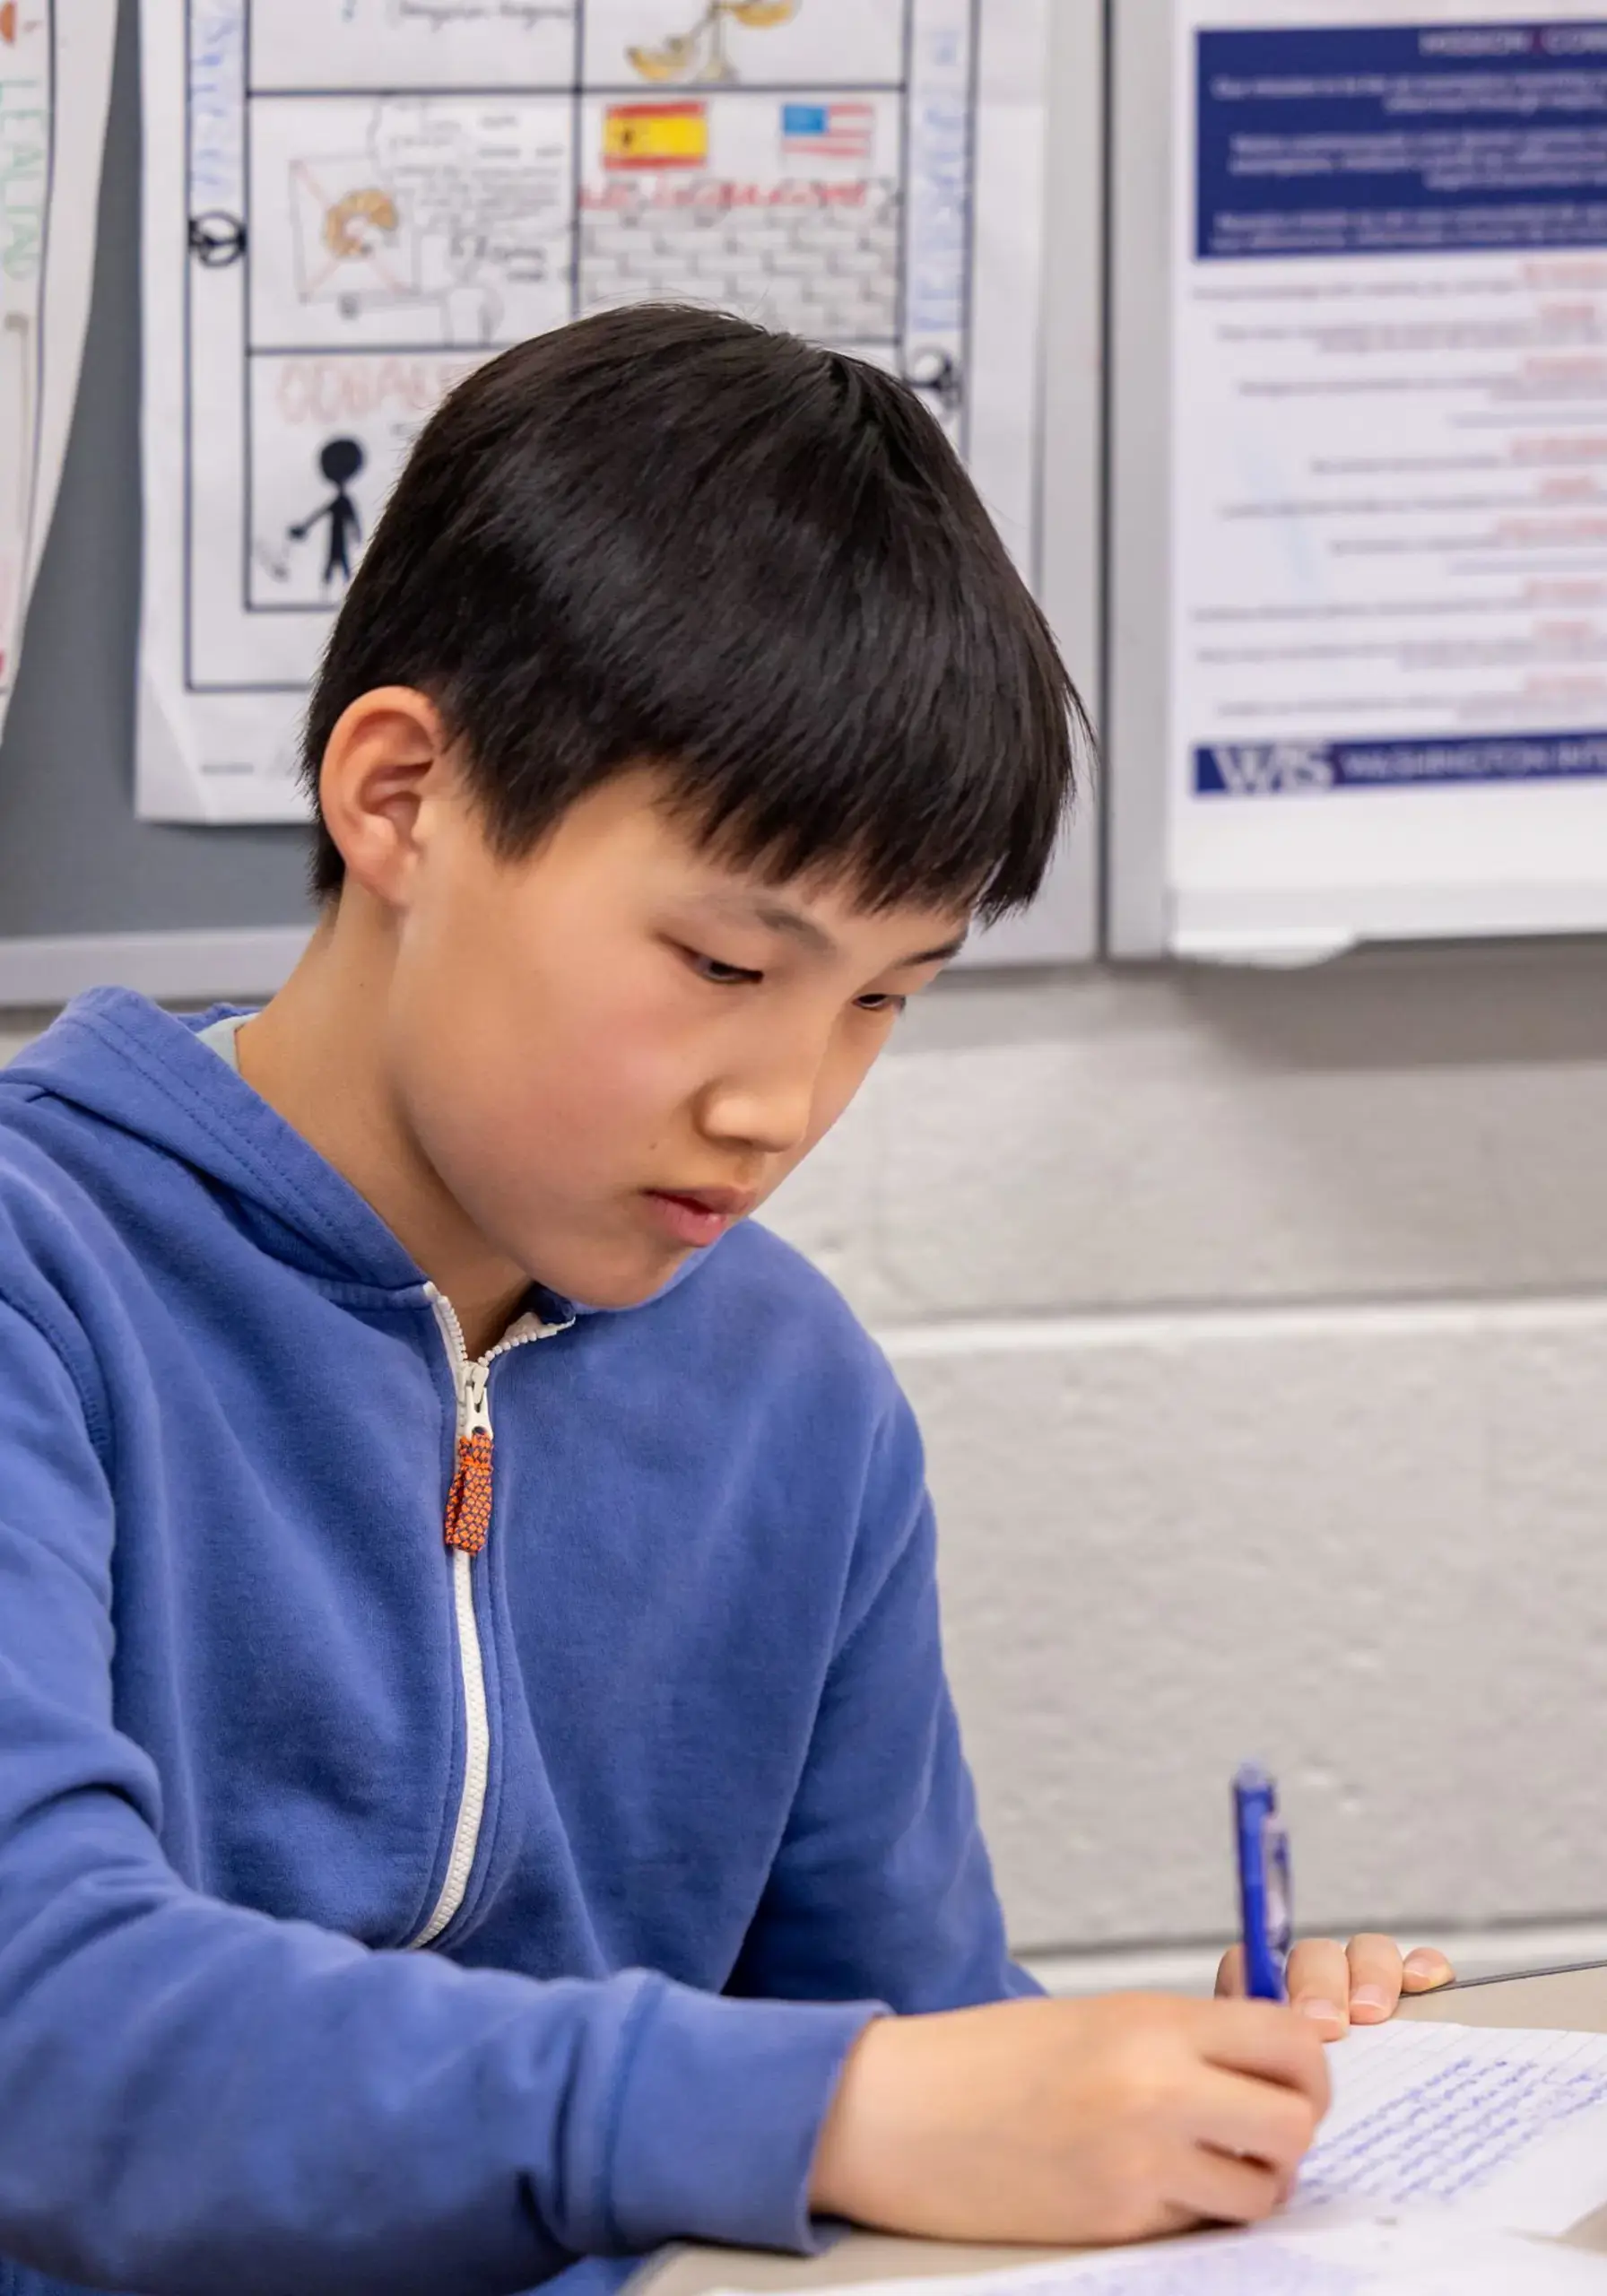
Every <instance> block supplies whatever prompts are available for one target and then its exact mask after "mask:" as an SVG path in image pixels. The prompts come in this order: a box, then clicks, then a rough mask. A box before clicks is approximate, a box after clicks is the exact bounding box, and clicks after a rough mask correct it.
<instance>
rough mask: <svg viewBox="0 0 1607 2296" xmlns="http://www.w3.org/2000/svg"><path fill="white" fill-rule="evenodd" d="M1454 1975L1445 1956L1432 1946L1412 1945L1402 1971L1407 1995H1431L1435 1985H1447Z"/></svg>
mask: <svg viewBox="0 0 1607 2296" xmlns="http://www.w3.org/2000/svg"><path fill="white" fill-rule="evenodd" d="M1455 1974H1456V1972H1455V1970H1454V1969H1453V1968H1452V1967H1451V1964H1450V1963H1449V1961H1446V1957H1445V1955H1444V1954H1443V1953H1442V1952H1439V1951H1438V1949H1437V1948H1436V1947H1435V1946H1433V1945H1414V1946H1413V1947H1412V1951H1411V1952H1410V1953H1408V1954H1407V1956H1406V1960H1405V1962H1404V1964H1403V1970H1402V1975H1403V1979H1404V1982H1405V1990H1406V1991H1407V1992H1408V1993H1432V1992H1433V1990H1434V1988H1435V1987H1436V1986H1437V1985H1449V1984H1450V1982H1451V1980H1452V1979H1453V1978H1454V1977H1455Z"/></svg>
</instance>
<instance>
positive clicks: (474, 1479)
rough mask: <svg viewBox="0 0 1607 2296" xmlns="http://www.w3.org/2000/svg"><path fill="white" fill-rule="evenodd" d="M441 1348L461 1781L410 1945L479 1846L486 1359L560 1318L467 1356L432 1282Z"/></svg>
mask: <svg viewBox="0 0 1607 2296" xmlns="http://www.w3.org/2000/svg"><path fill="white" fill-rule="evenodd" d="M424 1290H425V1297H426V1298H427V1299H428V1300H429V1301H430V1307H431V1309H433V1310H434V1314H435V1320H436V1324H437V1326H438V1327H439V1331H440V1335H441V1339H442V1342H443V1343H444V1344H445V1346H446V1350H447V1363H448V1365H449V1367H450V1369H451V1372H452V1386H453V1390H454V1393H455V1394H456V1397H457V1458H456V1468H455V1470H454V1473H453V1476H452V1488H451V1490H450V1492H448V1493H447V1517H446V1524H445V1537H446V1544H447V1549H448V1551H449V1552H450V1553H451V1556H452V1610H453V1616H454V1619H455V1621H456V1628H457V1665H458V1674H459V1679H460V1682H461V1684H462V1689H463V1713H464V1761H463V1786H462V1788H461V1790H460V1792H459V1795H458V1800H457V1817H456V1822H455V1823H454V1825H453V1828H452V1848H451V1853H450V1855H449V1856H448V1857H447V1872H446V1878H445V1879H444V1880H443V1882H442V1883H441V1887H440V1894H439V1897H438V1898H437V1899H436V1901H435V1904H434V1906H433V1908H432V1909H431V1910H430V1918H429V1919H428V1920H427V1921H426V1922H425V1924H424V1926H423V1927H422V1928H421V1930H420V1931H419V1932H418V1934H417V1935H416V1936H413V1937H411V1938H409V1940H408V1944H409V1945H410V1946H411V1947H418V1946H421V1945H432V1944H434V1943H435V1941H436V1939H437V1938H438V1937H439V1935H441V1933H442V1931H443V1930H444V1929H445V1928H446V1927H447V1924H448V1922H450V1921H451V1919H452V1918H453V1916H454V1915H455V1914H456V1911H457V1909H458V1908H459V1907H460V1906H461V1905H462V1903H463V1900H464V1895H465V1892H466V1890H467V1889H468V1886H469V1875H470V1874H472V1873H473V1870H474V1854H475V1852H476V1850H477V1849H478V1848H479V1847H480V1828H481V1822H482V1819H483V1818H484V1816H485V1789H486V1781H487V1779H489V1777H490V1774H491V1716H490V1713H489V1710H488V1709H487V1707H486V1702H485V1654H484V1652H483V1651H482V1648H481V1645H480V1622H479V1620H478V1619H477V1618H476V1617H475V1615H474V1571H473V1564H474V1557H475V1556H476V1555H477V1554H479V1553H480V1552H482V1549H483V1547H484V1545H485V1541H486V1534H487V1533H488V1532H489V1530H490V1529H491V1488H492V1485H491V1473H492V1461H493V1456H494V1455H493V1442H494V1433H493V1430H492V1426H491V1366H492V1364H493V1363H494V1362H496V1361H497V1359H498V1357H499V1356H501V1355H510V1354H511V1353H512V1352H513V1351H514V1349H515V1348H516V1347H526V1346H528V1345H529V1344H530V1343H531V1342H532V1341H533V1340H537V1339H552V1337H553V1336H554V1335H556V1334H557V1333H559V1332H560V1331H567V1330H568V1329H569V1326H568V1324H545V1323H543V1321H542V1320H541V1318H540V1317H539V1316H534V1315H529V1316H521V1317H520V1318H519V1319H518V1321H517V1323H515V1324H514V1325H512V1326H510V1328H509V1329H508V1332H507V1333H506V1335H504V1336H503V1337H502V1338H501V1339H499V1341H498V1343H497V1344H496V1346H495V1347H492V1348H490V1349H488V1350H487V1352H486V1353H485V1354H483V1355H481V1356H476V1357H471V1356H470V1354H469V1351H468V1347H467V1344H465V1339H464V1335H463V1326H462V1324H461V1323H459V1321H458V1319H457V1311H456V1309H455V1308H454V1307H453V1305H452V1302H451V1300H448V1299H447V1296H446V1294H445V1292H444V1291H437V1290H436V1287H435V1285H434V1284H433V1283H429V1284H426V1285H425V1287H424Z"/></svg>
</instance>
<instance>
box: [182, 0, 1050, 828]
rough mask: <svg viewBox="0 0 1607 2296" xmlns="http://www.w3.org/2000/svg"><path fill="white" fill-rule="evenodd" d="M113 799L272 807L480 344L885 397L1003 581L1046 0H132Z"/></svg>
mask: <svg viewBox="0 0 1607 2296" xmlns="http://www.w3.org/2000/svg"><path fill="white" fill-rule="evenodd" d="M142 22H143V54H144V83H145V94H144V129H145V135H144V149H145V207H144V216H145V221H144V254H143V272H144V299H145V369H144V418H143V419H144V440H143V459H144V494H145V557H144V601H143V628H142V642H141V669H140V709H139V735H138V747H139V767H138V803H139V810H140V811H141V813H143V814H144V815H146V816H147V817H150V818H159V819H189V820H202V821H213V822H227V821H266V820H290V819H296V818H299V817H300V814H301V812H302V803H301V799H300V794H299V791H298V788H297V786H296V781H295V763H296V744H297V735H298V731H299V726H300V713H301V709H302V703H303V697H304V693H305V689H306V687H307V683H308V679H309V678H310V676H311V674H312V673H313V670H314V668H315V666H316V664H317V658H318V655H319V652H320V649H321V647H322V645H323V642H324V639H325V638H326V634H327V631H328V629H329V626H330V622H331V620H332V617H333V614H334V611H335V609H336V607H337V606H338V604H339V603H340V600H341V598H342V596H343V595H344V591H345V587H346V585H347V583H348V581H349V580H350V578H351V575H352V571H353V570H354V568H355V567H356V565H357V563H358V561H359V559H360V554H361V551H362V547H363V544H364V543H365V541H366V540H367V538H368V536H369V535H370V534H371V533H372V531H373V527H374V524H375V521H376V519H377V518H378V515H379V512H380V509H381V508H382V506H383V504H384V501H385V499H386V495H387V491H388V489H389V487H390V486H391V484H392V483H393V481H394V478H395V474H396V471H397V469H398V468H399V466H400V465H401V463H402V461H403V459H404V457H405V455H406V452H407V450H408V448H409V446H410V445H411V443H412V441H413V439H414V437H415V436H416V435H417V433H418V431H419V430H420V428H421V426H422V424H423V422H425V420H426V419H427V418H428V416H429V414H430V412H431V410H432V409H433V408H434V407H435V405H436V404H438V403H439V400H440V398H441V397H442V396H444V394H445V393H446V392H447V390H449V389H450V388H451V387H452V386H453V385H454V384H455V383H456V381H458V380H459V379H460V378H462V377H464V376H465V375H467V374H468V373H469V372H470V371H471V370H473V368H474V367H475V366H476V365H478V364H479V363H480V362H481V361H484V360H486V359H488V358H490V357H492V356H494V355H495V353H496V352H497V351H498V350H499V349H500V348H502V347H505V346H506V345H508V344H512V343H515V342H517V341H519V340H521V339H523V338H525V337H526V336H529V335H534V334H539V333H541V332H542V331H543V330H544V329H547V328H550V327H554V326H560V325H562V324H564V323H565V322H566V321H568V320H569V319H570V318H571V317H577V316H580V315H583V314H585V313H586V312H588V311H594V310H599V309H606V308H608V307H609V306H611V305H617V304H620V303H624V302H630V301H636V300H655V299H665V298H667V299H671V300H691V301H698V302H703V303H708V304H713V305H717V306H719V307H721V308H725V309H732V310H735V311H737V312H739V313H741V314H742V315H743V316H746V317H752V318H755V319H758V320H760V321H762V322H765V323H767V324H770V325H773V326H779V327H784V328H789V329H793V330H795V331H797V332H799V333H802V334H804V335H810V336H811V337H812V338H814V339H815V340H817V341H820V342H822V343H827V344H832V345H834V346H836V347H838V348H842V349H845V350H851V351H854V352H857V353H859V354H860V355H863V356H864V357H866V358H869V359H872V360H874V361H878V362H880V363H882V364H885V365H887V366H889V367H890V368H893V369H895V370H899V371H900V372H902V373H903V374H905V375H906V376H907V377H908V379H909V380H910V381H911V382H912V383H913V384H914V385H915V387H916V388H917V389H918V390H920V391H921V393H922V394H923V396H925V399H926V401H927V403H928V404H930V405H931V406H932V407H933V409H934V412H935V413H938V415H939V416H940V417H941V419H942V421H943V422H944V423H945V425H946V426H947V428H948V429H949V431H950V432H951V435H952V436H953V438H954V439H956V441H957V443H958V444H959V445H960V448H961V449H962V451H963V452H964V453H965V454H966V456H967V457H968V460H969V465H970V467H971V470H972V473H973V474H974V476H975V477H976V479H977V483H978V486H979V488H980V490H981V491H982V493H983V495H984V498H985V499H986V501H987V503H988V505H989V507H990V509H992V510H993V512H994V514H995V517H996V518H997V520H998V522H999V524H1000V526H1001V528H1002V530H1003V533H1004V535H1005V537H1006V539H1007V540H1008V541H1009V543H1010V544H1011V545H1012V549H1014V551H1015V552H1016V553H1017V555H1018V557H1019V558H1020V559H1021V561H1022V562H1023V563H1026V562H1028V561H1029V557H1030V552H1031V545H1032V535H1033V518H1034V502H1035V496H1036V489H1037V472H1036V452H1035V430H1036V392H1037V369H1038V358H1037V343H1038V311H1039V304H1040V282H1039V270H1040V257H1041V206H1042V177H1043V156H1044V155H1043V135H1044V122H1043V79H1044V68H1043V67H1044V55H1045V43H1046V26H1047V0H979V4H978V0H539V4H524V0H521V4H520V5H518V6H513V5H504V6H497V7H487V6H486V5H484V4H483V0H429V4H428V5H426V4H424V0H273V4H272V5H271V6H269V5H258V6H256V7H255V8H251V7H249V6H248V4H247V0H143V16H142Z"/></svg>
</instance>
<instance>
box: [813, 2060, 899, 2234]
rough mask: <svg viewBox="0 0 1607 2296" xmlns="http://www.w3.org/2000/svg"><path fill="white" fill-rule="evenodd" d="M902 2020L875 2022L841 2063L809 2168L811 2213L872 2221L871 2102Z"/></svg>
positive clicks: (859, 2221)
mask: <svg viewBox="0 0 1607 2296" xmlns="http://www.w3.org/2000/svg"><path fill="white" fill-rule="evenodd" d="M898 2027H899V2020H898V2019H897V2018H894V2017H890V2016H882V2017H876V2018H873V2020H872V2022H870V2023H869V2024H868V2025H867V2026H866V2027H865V2028H864V2031H863V2032H862V2033H861V2034H860V2035H859V2037H858V2039H856V2041H855V2043H854V2045H853V2047H852V2048H850V2049H849V2051H848V2053H847V2057H844V2059H843V2064H842V2070H841V2072H840V2073H839V2074H838V2082H837V2087H836V2089H835V2091H834V2092H833V2093H832V2098H831V2102H830V2105H829V2106H828V2107H827V2109H826V2117H825V2118H824V2120H823V2121H822V2122H821V2133H820V2136H819V2138H818V2139H817V2141H816V2144H815V2152H814V2161H813V2164H812V2168H811V2170H810V2177H809V2208H810V2213H811V2214H812V2215H814V2216H838V2217H843V2218H846V2219H847V2220H848V2221H849V2222H855V2223H861V2224H863V2223H868V2222H874V2202H873V2196H872V2194H871V2192H870V2190H869V2187H868V2184H867V2180H866V2177H865V2174H864V2167H865V2163H866V2161H867V2159H868V2160H873V2159H874V2158H875V2151H876V2147H875V2141H874V2135H873V2130H872V2128H871V2127H870V2126H869V2124H870V2123H871V2122H872V2121H873V2104H872V2100H873V2096H874V2093H875V2092H876V2090H877V2089H878V2087H879V2086H880V2085H881V2074H882V2066H883V2065H884V2064H885V2059H886V2054H887V2049H888V2045H889V2042H890V2040H892V2039H893V2037H894V2036H895V2035H896V2033H897V2031H898Z"/></svg>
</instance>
